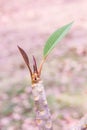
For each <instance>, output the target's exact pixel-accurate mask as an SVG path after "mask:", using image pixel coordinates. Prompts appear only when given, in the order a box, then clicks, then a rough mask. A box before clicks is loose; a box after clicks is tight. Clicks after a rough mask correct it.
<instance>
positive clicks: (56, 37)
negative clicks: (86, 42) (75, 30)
mask: <svg viewBox="0 0 87 130" xmlns="http://www.w3.org/2000/svg"><path fill="white" fill-rule="evenodd" d="M72 23H73V22H71V23H69V24H67V25H64V26H63V27H61V28H59V29H58V30H56V31H55V32H54V33H53V34H52V35H51V36H50V37H49V38H48V40H47V42H46V44H45V46H44V52H43V56H44V58H45V57H47V56H48V54H49V53H50V52H51V51H52V49H53V48H54V47H55V45H56V44H57V43H58V42H60V41H61V40H62V39H63V37H64V36H65V35H66V34H67V33H68V31H69V30H70V28H71V26H72Z"/></svg>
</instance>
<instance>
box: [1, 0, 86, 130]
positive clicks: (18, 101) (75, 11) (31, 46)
mask: <svg viewBox="0 0 87 130" xmlns="http://www.w3.org/2000/svg"><path fill="white" fill-rule="evenodd" d="M86 16H87V0H36V1H34V0H18V1H16V0H0V130H25V129H26V130H34V129H36V130H37V127H36V124H35V121H34V117H35V113H34V102H33V97H32V93H31V81H30V76H29V73H28V70H27V68H26V65H25V63H24V61H23V59H22V57H21V55H20V53H19V50H18V48H17V45H20V46H21V47H22V48H24V50H25V51H26V52H27V53H28V56H29V59H30V62H31V65H32V55H34V56H35V57H36V59H37V63H38V65H39V63H40V61H41V59H42V57H43V47H44V44H45V42H46V40H47V38H48V37H49V36H50V34H51V33H52V32H53V31H55V30H56V29H58V28H59V27H61V26H63V25H65V24H67V23H70V22H71V21H74V24H73V26H72V29H71V30H70V32H69V34H68V35H67V36H66V37H65V38H64V39H63V40H62V41H61V42H60V43H59V44H58V45H57V46H56V48H55V49H54V50H53V51H52V53H51V54H50V55H49V57H48V59H47V61H46V63H45V64H44V67H43V71H42V76H41V77H42V79H43V81H44V85H45V90H46V95H47V100H48V104H49V107H50V110H51V113H52V119H53V124H54V130H58V129H60V130H67V129H69V127H70V126H72V125H74V124H75V123H76V122H77V121H78V120H79V119H80V118H81V117H82V116H83V115H84V114H86V113H87V17H86Z"/></svg>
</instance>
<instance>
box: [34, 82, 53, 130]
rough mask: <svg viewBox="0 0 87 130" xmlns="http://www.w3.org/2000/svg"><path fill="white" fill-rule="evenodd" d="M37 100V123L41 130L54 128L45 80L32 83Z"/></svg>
mask: <svg viewBox="0 0 87 130" xmlns="http://www.w3.org/2000/svg"><path fill="white" fill-rule="evenodd" d="M32 93H33V96H34V101H35V110H36V123H37V125H38V127H39V130H53V128H52V120H51V114H50V111H49V108H48V104H47V100H46V95H45V90H44V86H43V82H42V81H41V80H40V81H38V82H37V83H33V84H32Z"/></svg>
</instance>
